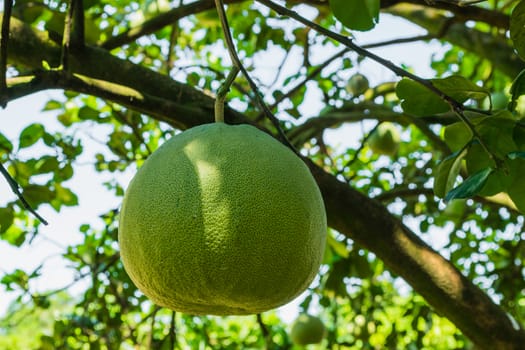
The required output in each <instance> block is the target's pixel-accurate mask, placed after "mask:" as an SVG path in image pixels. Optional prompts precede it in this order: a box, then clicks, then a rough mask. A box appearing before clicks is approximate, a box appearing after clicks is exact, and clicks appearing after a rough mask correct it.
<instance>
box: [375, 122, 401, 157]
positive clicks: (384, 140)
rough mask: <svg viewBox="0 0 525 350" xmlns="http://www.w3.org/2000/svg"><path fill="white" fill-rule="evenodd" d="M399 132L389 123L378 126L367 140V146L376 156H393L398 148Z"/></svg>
mask: <svg viewBox="0 0 525 350" xmlns="http://www.w3.org/2000/svg"><path fill="white" fill-rule="evenodd" d="M399 141H400V136H399V131H398V130H397V128H396V126H395V125H394V124H392V123H389V122H384V123H381V124H379V126H378V127H377V128H376V129H375V130H374V131H373V132H372V135H370V137H369V138H368V146H369V147H370V149H371V150H372V151H373V152H374V153H377V154H384V155H388V156H394V155H395V154H396V153H397V150H398V148H399Z"/></svg>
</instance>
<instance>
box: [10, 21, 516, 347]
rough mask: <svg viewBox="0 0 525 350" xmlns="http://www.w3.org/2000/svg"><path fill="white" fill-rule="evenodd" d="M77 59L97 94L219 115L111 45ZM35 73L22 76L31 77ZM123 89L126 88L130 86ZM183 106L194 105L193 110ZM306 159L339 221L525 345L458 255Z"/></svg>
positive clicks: (473, 327) (48, 54) (485, 335)
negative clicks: (455, 260) (462, 268)
mask: <svg viewBox="0 0 525 350" xmlns="http://www.w3.org/2000/svg"><path fill="white" fill-rule="evenodd" d="M11 33H12V42H11V43H12V45H10V51H9V54H10V57H11V59H14V60H16V61H17V62H18V63H24V64H26V65H28V66H30V67H32V68H39V67H40V62H41V61H42V60H46V61H48V62H51V61H58V60H59V57H60V50H59V48H58V47H57V46H56V44H54V43H53V42H52V41H50V40H49V39H48V38H47V37H46V35H45V34H43V33H41V32H37V31H35V30H32V29H31V28H29V27H27V26H24V25H23V24H22V23H20V21H16V20H14V21H13V23H12V31H11ZM70 64H71V69H72V72H74V73H75V74H76V75H74V76H73V78H72V80H71V81H68V80H66V82H68V84H71V85H70V87H71V88H72V89H80V88H79V87H77V86H75V85H74V84H76V83H78V84H79V86H80V87H85V86H86V85H87V86H91V87H92V89H93V94H97V93H99V92H100V91H104V89H102V88H101V87H100V85H101V84H103V83H105V82H102V81H108V82H109V84H112V85H107V87H109V88H108V89H106V90H107V93H108V94H109V93H110V91H112V90H113V89H114V88H116V87H117V86H120V87H123V89H124V91H128V90H126V89H129V90H130V91H128V95H130V96H136V98H128V99H127V100H126V101H119V102H120V103H124V104H126V105H128V106H130V107H133V106H134V104H136V103H138V102H137V101H143V100H141V98H142V99H144V98H145V97H146V98H148V99H149V98H150V96H156V97H157V98H158V99H161V100H164V101H169V103H171V105H170V106H171V108H169V109H167V110H166V111H162V113H159V107H158V106H157V105H155V104H148V105H145V104H144V105H142V107H141V108H142V109H141V108H139V110H142V111H143V112H145V113H148V114H150V115H153V116H155V117H158V115H159V114H164V112H165V113H166V115H163V116H162V118H163V119H162V120H165V121H166V120H172V122H171V124H173V125H177V126H178V127H181V128H187V127H190V126H193V125H197V124H201V123H206V122H211V121H212V119H213V99H212V98H210V97H208V96H206V95H204V94H203V93H202V92H200V91H198V90H196V89H194V88H192V87H190V86H187V85H184V84H181V83H177V82H175V81H172V80H171V79H169V78H168V77H166V76H163V75H161V74H159V73H156V72H153V71H150V70H148V69H146V68H143V67H140V66H137V65H134V64H132V63H130V62H128V61H124V60H122V59H119V58H116V57H113V56H111V55H110V54H109V53H108V52H107V51H105V50H98V49H93V48H89V47H86V49H85V51H84V52H82V54H81V55H76V54H75V53H72V55H71V61H70ZM46 74H47V73H46ZM48 75H49V74H48ZM44 77H46V75H44ZM58 80H59V81H60V78H59V79H58ZM31 81H32V80H31ZM31 81H29V82H25V83H22V84H31ZM33 83H35V84H36V82H33ZM22 86H23V85H22ZM13 89H14V88H13ZM131 91H133V94H136V95H133V94H132V93H131ZM86 92H87V93H90V91H87V90H86ZM113 93H115V91H113ZM117 93H118V91H117ZM118 95H119V96H120V95H122V96H125V95H126V93H118ZM102 97H104V96H102ZM106 98H111V96H110V95H108V96H106ZM115 99H116V97H115ZM152 101H153V100H152ZM141 103H142V102H141ZM181 106H185V107H186V108H191V112H190V111H188V110H184V109H182V107H181ZM139 107H140V105H139ZM226 116H227V119H228V117H230V118H232V119H233V120H235V121H237V122H240V121H242V120H246V118H243V116H242V115H241V114H239V113H236V112H234V111H232V110H228V111H227V113H226ZM305 162H307V164H308V165H309V166H310V168H311V170H312V173H313V174H314V176H315V178H316V180H317V182H318V184H319V186H320V188H321V191H322V193H323V197H324V200H325V205H326V209H327V212H328V220H329V224H330V226H331V227H333V228H335V229H337V230H338V231H340V232H341V233H342V234H344V235H346V236H347V237H349V238H351V239H353V240H354V241H355V242H356V243H358V244H360V245H362V246H363V247H365V248H367V249H369V250H370V251H372V252H374V254H376V256H377V257H378V258H380V259H381V260H383V261H384V262H385V264H386V266H388V268H389V269H390V270H391V271H393V272H394V273H397V274H399V275H400V276H401V277H403V278H404V279H405V280H407V281H408V282H409V283H410V284H411V285H412V287H413V288H414V290H415V291H416V292H418V293H420V294H421V295H422V296H424V297H425V298H426V300H427V301H428V302H429V304H431V305H432V306H434V307H435V308H436V310H437V311H438V312H439V313H441V314H442V315H444V316H446V317H448V318H449V319H450V320H451V321H452V322H454V323H455V324H456V325H457V326H458V327H459V328H460V329H461V330H462V331H463V332H464V333H465V334H466V335H467V336H468V337H470V338H471V339H472V340H473V341H474V342H475V343H476V344H478V346H479V347H481V348H485V349H516V350H517V349H520V348H522V345H523V344H525V332H524V331H523V330H517V329H515V328H514V327H513V324H512V322H511V321H510V319H509V318H508V317H507V315H506V313H505V312H504V311H503V310H502V309H500V308H499V307H498V306H497V305H496V304H495V303H494V302H493V301H492V300H491V299H490V298H489V297H488V296H487V295H486V294H484V293H483V292H482V291H481V290H480V289H479V288H478V287H476V286H475V285H474V284H473V283H472V282H471V281H470V280H468V279H467V278H465V277H464V276H462V275H461V273H460V272H459V271H458V270H457V269H456V268H455V267H454V266H453V265H452V264H451V263H450V262H448V261H447V260H445V259H444V258H443V257H441V256H440V255H439V254H438V253H437V252H435V251H433V250H432V249H431V248H430V247H429V246H427V245H426V244H425V243H424V242H422V241H421V239H419V237H418V236H417V235H416V234H414V233H413V232H411V231H410V230H409V229H408V228H407V227H405V226H404V225H403V224H402V223H401V222H400V221H399V220H398V219H397V218H395V217H394V216H392V215H391V214H390V213H389V212H388V211H387V210H386V209H385V207H384V206H382V205H381V204H380V203H379V202H377V201H375V200H372V199H370V198H368V197H366V196H364V195H363V194H361V193H360V192H358V191H356V190H354V189H352V188H350V187H349V186H348V185H347V184H345V183H342V182H340V181H338V180H337V179H336V178H335V177H334V176H333V175H330V174H327V173H326V172H324V171H323V170H322V169H320V168H319V167H317V166H316V165H314V164H313V163H312V162H311V161H309V160H308V159H305Z"/></svg>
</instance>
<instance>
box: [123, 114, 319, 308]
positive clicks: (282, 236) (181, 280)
mask: <svg viewBox="0 0 525 350" xmlns="http://www.w3.org/2000/svg"><path fill="white" fill-rule="evenodd" d="M325 237H326V213H325V208H324V204H323V200H322V197H321V194H320V191H319V188H318V187H317V184H316V183H315V180H314V179H313V177H312V175H311V173H310V172H309V170H308V168H307V167H306V165H305V164H304V163H303V162H302V161H301V159H300V158H299V157H297V156H296V155H295V154H294V153H293V152H292V151H291V150H289V149H288V148H286V147H285V146H283V145H282V144H281V143H279V142H278V141H276V140H275V139H273V138H272V137H271V136H269V135H267V134H265V133H263V132H261V131H259V130H258V129H256V128H255V127H252V126H249V125H238V126H230V125H226V124H224V123H214V124H207V125H202V126H198V127H195V128H192V129H189V130H187V131H185V132H183V133H181V134H179V135H176V136H174V137H172V138H171V139H170V140H169V141H167V142H166V143H165V144H164V145H162V146H161V147H160V148H159V149H158V150H157V151H155V152H154V153H153V154H152V155H151V156H150V157H149V158H148V159H147V161H146V162H145V163H144V165H143V166H142V167H141V168H140V169H139V171H138V172H137V174H136V175H135V177H134V178H133V180H132V181H131V183H130V185H129V187H128V189H127V190H126V194H125V197H124V201H123V205H122V210H121V213H120V226H119V244H120V250H121V257H122V260H123V263H124V267H125V269H126V271H127V272H128V274H129V276H130V277H131V279H132V280H133V282H134V283H135V284H136V285H137V287H138V288H139V289H140V290H141V291H142V292H143V293H144V294H145V295H146V296H148V297H149V298H150V299H151V300H152V301H153V302H155V303H156V304H158V305H161V306H164V307H168V308H170V309H173V310H176V311H180V312H184V313H188V314H194V315H200V314H212V315H234V314H236V315H243V314H253V313H259V312H263V311H266V310H269V309H272V308H275V307H278V306H280V305H283V304H285V303H287V302H289V301H290V300H292V299H294V298H295V297H296V296H298V295H299V294H300V293H301V292H303V291H304V289H306V288H307V287H308V285H309V284H310V283H311V281H312V280H313V278H314V277H315V275H316V274H317V271H318V268H319V265H320V263H321V259H322V255H323V251H324V245H325Z"/></svg>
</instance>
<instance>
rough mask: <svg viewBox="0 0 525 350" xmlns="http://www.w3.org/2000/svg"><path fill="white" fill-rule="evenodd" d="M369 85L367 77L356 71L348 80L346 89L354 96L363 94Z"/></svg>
mask: <svg viewBox="0 0 525 350" xmlns="http://www.w3.org/2000/svg"><path fill="white" fill-rule="evenodd" d="M369 87H370V84H369V82H368V79H367V78H366V77H365V76H364V75H363V74H360V73H357V74H354V75H352V76H351V77H350V79H349V80H348V83H347V84H346V91H348V92H349V93H350V94H352V95H354V96H359V95H362V94H364V93H365V92H366V90H368V88H369Z"/></svg>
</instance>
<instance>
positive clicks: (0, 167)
mask: <svg viewBox="0 0 525 350" xmlns="http://www.w3.org/2000/svg"><path fill="white" fill-rule="evenodd" d="M0 174H2V176H3V177H4V178H5V179H6V181H7V183H8V184H9V187H11V191H13V193H14V194H15V195H16V196H17V197H18V199H19V200H20V202H21V203H22V205H23V206H24V208H25V209H26V210H27V211H28V212H30V213H31V214H33V215H34V216H35V217H36V218H37V219H38V220H40V222H42V223H43V224H44V225H47V224H48V222H47V221H46V219H44V218H43V217H42V216H40V215H39V214H38V213H37V212H36V210H34V209H33V208H32V207H31V205H30V204H29V203H28V202H27V200H26V199H25V198H24V195H23V194H22V192H20V185H19V184H18V182H16V180H15V179H13V177H12V176H11V175H10V174H9V172H8V171H7V169H6V168H5V167H4V165H3V164H2V163H0Z"/></svg>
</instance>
